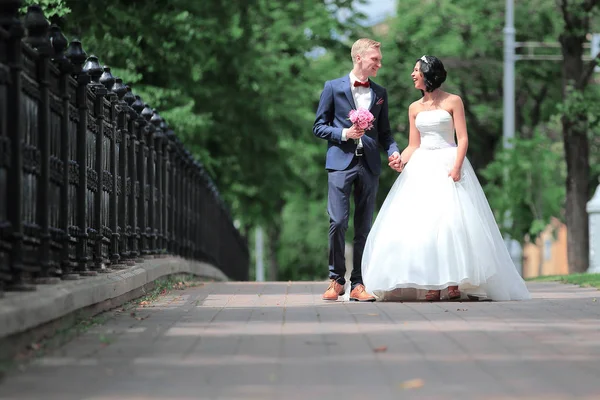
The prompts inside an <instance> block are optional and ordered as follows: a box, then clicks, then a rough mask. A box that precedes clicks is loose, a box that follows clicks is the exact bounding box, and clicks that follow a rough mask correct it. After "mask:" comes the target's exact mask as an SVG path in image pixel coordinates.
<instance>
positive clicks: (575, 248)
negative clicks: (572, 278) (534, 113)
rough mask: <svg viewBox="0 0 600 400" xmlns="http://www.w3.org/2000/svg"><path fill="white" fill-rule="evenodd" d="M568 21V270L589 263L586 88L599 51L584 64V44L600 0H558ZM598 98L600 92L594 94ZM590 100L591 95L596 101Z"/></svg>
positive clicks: (564, 35) (564, 46)
mask: <svg viewBox="0 0 600 400" xmlns="http://www.w3.org/2000/svg"><path fill="white" fill-rule="evenodd" d="M556 3H557V8H558V9H559V10H560V13H561V16H562V19H563V22H564V26H563V31H562V32H561V34H560V36H559V41H560V44H561V50H562V55H563V62H562V73H563V81H562V90H563V99H564V101H563V104H562V107H561V114H562V133H563V142H564V149H565V159H566V162H567V177H566V181H565V182H566V188H567V193H566V197H567V199H566V213H565V217H566V224H567V257H568V260H569V272H571V273H573V272H585V271H587V269H588V265H589V226H588V215H587V212H586V204H587V202H588V200H589V198H590V191H589V184H590V153H589V150H590V143H589V138H588V136H589V134H590V118H589V110H590V106H589V103H588V102H589V101H590V100H592V99H590V96H589V94H588V93H586V88H587V87H588V84H589V82H590V78H591V76H592V73H593V70H594V67H595V66H596V65H597V63H598V61H599V59H600V54H598V55H596V56H595V58H594V59H593V60H592V61H591V62H589V63H588V64H587V65H584V62H583V59H582V56H583V52H584V49H583V44H584V43H585V42H586V41H587V35H589V33H590V27H591V25H590V22H591V21H592V18H593V17H594V15H595V13H597V12H598V11H599V8H600V7H599V5H600V0H557V2H556ZM594 100H595V101H597V100H598V98H595V99H594ZM594 100H592V101H594Z"/></svg>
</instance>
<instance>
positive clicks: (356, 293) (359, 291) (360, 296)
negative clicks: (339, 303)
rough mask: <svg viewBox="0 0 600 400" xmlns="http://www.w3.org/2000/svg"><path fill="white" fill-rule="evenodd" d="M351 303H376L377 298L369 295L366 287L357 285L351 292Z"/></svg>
mask: <svg viewBox="0 0 600 400" xmlns="http://www.w3.org/2000/svg"><path fill="white" fill-rule="evenodd" d="M350 301H375V296H371V295H370V294H369V293H367V291H366V290H365V285H356V287H355V288H354V289H352V291H351V292H350Z"/></svg>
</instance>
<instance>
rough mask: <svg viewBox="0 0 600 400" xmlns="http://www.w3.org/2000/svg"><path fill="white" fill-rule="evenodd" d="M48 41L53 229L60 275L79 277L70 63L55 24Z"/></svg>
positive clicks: (63, 39) (71, 277)
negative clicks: (55, 145) (55, 117)
mask: <svg viewBox="0 0 600 400" xmlns="http://www.w3.org/2000/svg"><path fill="white" fill-rule="evenodd" d="M49 37H50V42H51V44H52V48H53V57H52V61H53V63H54V65H55V66H56V67H57V68H58V71H59V78H58V79H59V82H58V88H57V89H58V93H57V96H58V98H59V101H60V105H59V106H58V108H60V112H59V114H60V116H61V118H60V125H59V127H58V128H59V129H60V134H59V138H58V141H59V142H60V146H59V147H60V149H57V150H58V152H59V156H58V159H57V160H56V161H57V164H58V165H59V166H60V167H59V168H57V171H58V173H57V177H56V179H57V181H60V189H59V191H60V194H59V198H60V201H59V204H57V205H56V206H57V207H58V227H57V228H58V229H57V238H56V240H57V242H58V243H60V250H59V251H60V255H59V259H60V268H61V278H62V279H67V280H73V279H79V277H80V276H79V274H77V273H75V272H74V269H75V267H76V264H75V263H73V262H72V261H71V257H70V252H69V249H70V247H71V246H72V244H71V241H72V240H74V238H72V237H71V236H70V235H69V226H70V216H71V215H70V212H71V209H72V207H73V206H72V204H71V201H70V198H69V187H70V171H71V168H70V167H71V165H70V163H71V157H70V154H69V141H70V138H69V134H70V133H69V125H70V124H69V120H70V118H69V115H70V108H71V106H70V98H71V97H70V93H69V87H70V84H71V83H72V78H71V76H70V73H71V69H72V67H71V63H70V62H69V60H68V59H67V57H65V55H64V51H65V49H66V48H67V38H66V37H65V36H64V35H63V34H62V32H61V30H60V28H59V27H58V26H57V25H54V24H53V25H51V26H50V34H49Z"/></svg>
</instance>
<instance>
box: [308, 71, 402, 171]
mask: <svg viewBox="0 0 600 400" xmlns="http://www.w3.org/2000/svg"><path fill="white" fill-rule="evenodd" d="M369 83H370V88H371V106H370V107H369V111H371V113H372V114H373V116H374V117H375V121H374V123H373V128H372V129H369V130H368V131H365V134H364V136H363V137H362V143H363V147H364V152H365V155H364V157H365V161H366V162H367V165H368V166H369V169H370V170H371V172H372V173H373V174H375V175H379V174H380V173H381V158H380V155H379V146H381V147H382V148H383V149H384V150H385V151H386V152H387V155H388V157H389V156H391V155H392V154H393V153H394V152H395V151H398V146H397V145H396V142H395V141H394V138H393V137H392V132H391V129H390V121H389V117H388V103H387V100H388V99H387V91H386V90H385V88H383V87H382V86H379V85H377V84H376V83H375V82H373V81H371V80H370V79H369ZM352 109H356V105H355V104H354V98H353V97H352V92H351V90H350V76H349V75H346V76H344V77H342V78H338V79H334V80H331V81H327V82H325V87H324V88H323V92H322V93H321V99H320V101H319V108H318V109H317V116H316V119H315V124H314V126H313V133H314V134H315V136H317V137H319V138H321V139H325V140H327V156H326V161H325V168H327V169H330V170H337V171H343V170H345V169H346V168H348V165H350V162H351V161H352V158H353V157H354V151H355V150H356V143H355V142H354V140H352V139H348V140H346V141H342V129H344V128H350V127H351V126H352V123H351V122H350V120H349V119H348V113H349V112H350V110H352Z"/></svg>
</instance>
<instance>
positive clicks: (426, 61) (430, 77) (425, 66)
mask: <svg viewBox="0 0 600 400" xmlns="http://www.w3.org/2000/svg"><path fill="white" fill-rule="evenodd" d="M417 61H418V62H419V63H420V65H419V67H420V69H421V74H422V75H423V78H424V80H425V91H426V92H433V91H434V90H435V89H437V88H439V87H440V86H442V83H444V81H445V80H446V70H445V69H444V64H442V62H441V61H440V59H439V58H437V57H434V56H423V57H421V58H419V59H418V60H417Z"/></svg>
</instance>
